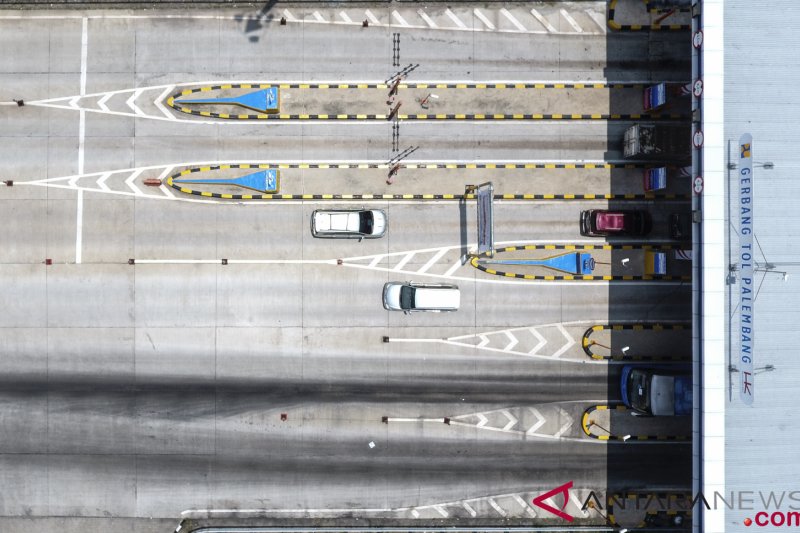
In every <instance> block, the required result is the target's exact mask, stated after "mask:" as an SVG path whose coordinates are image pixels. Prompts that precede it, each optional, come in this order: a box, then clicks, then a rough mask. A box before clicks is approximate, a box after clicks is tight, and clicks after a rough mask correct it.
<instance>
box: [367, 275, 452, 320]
mask: <svg viewBox="0 0 800 533" xmlns="http://www.w3.org/2000/svg"><path fill="white" fill-rule="evenodd" d="M460 305H461V291H459V290H458V287H457V286H455V285H445V284H442V283H414V282H412V281H391V282H389V283H387V284H386V285H384V286H383V307H384V309H387V310H388V311H403V312H404V313H410V312H412V311H430V312H433V313H441V312H442V311H458V307H459V306H460Z"/></svg>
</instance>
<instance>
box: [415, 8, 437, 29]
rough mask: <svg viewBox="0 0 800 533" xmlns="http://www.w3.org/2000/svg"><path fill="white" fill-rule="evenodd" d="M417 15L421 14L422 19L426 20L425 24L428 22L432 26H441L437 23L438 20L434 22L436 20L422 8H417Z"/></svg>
mask: <svg viewBox="0 0 800 533" xmlns="http://www.w3.org/2000/svg"><path fill="white" fill-rule="evenodd" d="M417 15H419V16H420V18H421V19H422V20H424V21H425V24H427V25H428V26H430V27H431V28H438V27H439V26H438V25H437V24H436V22H434V20H433V19H432V18H430V17H429V16H428V14H427V13H425V12H424V11H423V10H421V9H417Z"/></svg>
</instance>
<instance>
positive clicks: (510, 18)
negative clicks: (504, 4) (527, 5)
mask: <svg viewBox="0 0 800 533" xmlns="http://www.w3.org/2000/svg"><path fill="white" fill-rule="evenodd" d="M500 13H502V14H503V16H504V17H505V18H507V19H508V21H509V22H511V24H513V25H514V26H515V27H516V28H517V29H518V30H519V31H528V29H527V28H526V27H525V26H523V25H522V24H521V23H520V21H518V20H517V19H516V18H514V15H512V14H511V13H510V12H509V11H508V9H506V8H502V9H501V10H500Z"/></svg>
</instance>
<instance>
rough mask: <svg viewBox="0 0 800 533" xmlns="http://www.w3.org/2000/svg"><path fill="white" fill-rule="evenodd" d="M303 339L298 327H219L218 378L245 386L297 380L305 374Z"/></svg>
mask: <svg viewBox="0 0 800 533" xmlns="http://www.w3.org/2000/svg"><path fill="white" fill-rule="evenodd" d="M302 342H303V331H302V329H301V328H299V327H289V326H282V327H277V328H219V329H218V330H217V335H216V354H217V355H216V367H215V369H216V370H215V376H216V379H218V380H220V381H221V382H222V383H231V384H232V385H235V384H237V383H241V384H243V385H244V386H246V387H253V386H257V385H258V383H259V382H263V381H268V382H281V381H298V380H300V379H302V376H303V359H302Z"/></svg>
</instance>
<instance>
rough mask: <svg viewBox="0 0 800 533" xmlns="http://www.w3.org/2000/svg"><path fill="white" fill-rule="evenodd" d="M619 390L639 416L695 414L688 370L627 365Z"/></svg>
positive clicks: (624, 367) (623, 369)
mask: <svg viewBox="0 0 800 533" xmlns="http://www.w3.org/2000/svg"><path fill="white" fill-rule="evenodd" d="M620 389H621V390H620V392H621V393H622V401H623V402H624V403H625V405H626V406H628V407H630V408H631V409H633V410H634V411H636V412H637V413H639V414H643V415H649V416H680V415H689V414H691V413H692V376H691V374H690V371H689V369H688V368H676V369H671V368H669V369H668V368H662V367H653V368H646V367H641V366H639V365H625V366H623V367H622V374H621V376H620Z"/></svg>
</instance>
